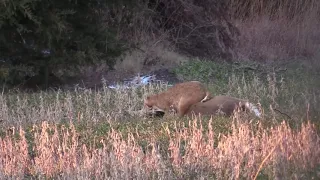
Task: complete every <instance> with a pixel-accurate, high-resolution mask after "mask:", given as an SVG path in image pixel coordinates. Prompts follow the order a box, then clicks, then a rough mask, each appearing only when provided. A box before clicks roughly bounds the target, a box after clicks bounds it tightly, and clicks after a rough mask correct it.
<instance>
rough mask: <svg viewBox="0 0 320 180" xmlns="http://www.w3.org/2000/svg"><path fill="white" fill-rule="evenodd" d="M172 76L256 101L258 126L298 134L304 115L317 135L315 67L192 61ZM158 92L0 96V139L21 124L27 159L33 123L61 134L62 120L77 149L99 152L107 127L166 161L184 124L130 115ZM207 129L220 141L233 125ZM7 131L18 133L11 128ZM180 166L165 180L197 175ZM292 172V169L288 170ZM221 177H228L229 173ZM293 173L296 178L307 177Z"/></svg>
mask: <svg viewBox="0 0 320 180" xmlns="http://www.w3.org/2000/svg"><path fill="white" fill-rule="evenodd" d="M284 69H286V70H284ZM175 72H176V73H177V74H178V75H180V76H182V77H183V78H184V79H186V80H201V81H203V82H206V83H208V84H209V88H210V90H211V92H212V93H214V94H227V95H231V96H235V97H239V98H246V99H249V100H251V101H252V102H255V103H256V102H260V103H261V105H262V107H263V109H264V115H265V117H264V118H263V119H262V120H261V121H260V124H262V126H263V127H264V128H267V127H275V126H277V125H280V123H281V122H282V121H283V120H285V121H286V122H288V124H289V125H290V127H292V128H293V129H300V126H301V123H302V122H306V120H307V118H306V114H308V117H309V120H311V122H312V123H315V124H316V129H317V132H319V129H320V123H319V112H318V111H317V109H316V107H318V105H319V103H320V101H319V87H320V84H319V81H318V78H319V75H318V74H317V70H316V69H315V68H313V67H312V68H310V67H307V66H304V65H301V64H299V63H289V64H287V65H286V66H284V65H281V66H279V65H274V64H273V65H268V66H267V65H262V64H256V63H255V64H254V63H238V64H233V65H228V64H223V63H212V62H204V63H200V62H198V61H193V62H191V63H187V64H184V65H182V66H181V67H179V68H178V69H176V70H175ZM166 88H167V87H166V85H157V86H150V87H149V86H147V87H143V88H137V89H134V90H129V91H124V92H119V91H118V92H114V91H111V90H108V89H103V90H101V91H97V92H94V91H91V90H79V89H75V90H74V91H72V92H62V91H59V92H41V93H36V94H20V93H11V94H7V95H3V96H1V97H0V101H1V107H0V108H1V114H0V118H1V119H2V120H3V122H2V123H1V132H0V134H1V136H2V137H4V136H5V135H6V134H7V133H10V132H12V130H10V129H9V127H11V126H12V125H14V126H15V127H16V129H17V127H18V126H20V125H21V126H22V127H23V128H24V129H25V131H26V138H27V141H28V144H29V146H30V147H29V154H31V155H34V153H35V150H33V149H32V148H33V147H34V146H35V142H34V138H35V137H34V136H35V134H34V132H36V131H34V129H33V128H32V126H33V124H34V123H35V124H39V125H40V123H41V122H43V121H48V122H49V123H50V124H52V126H54V124H56V125H57V128H58V129H59V132H61V127H64V126H66V127H69V125H70V124H69V121H70V120H72V121H73V124H74V126H75V130H76V132H77V134H78V135H79V141H78V143H79V144H80V145H81V144H86V145H87V146H88V147H90V146H93V145H94V147H93V148H101V147H103V143H102V142H101V140H105V141H106V142H109V140H108V137H109V136H108V134H109V133H110V131H111V130H115V131H116V132H119V133H120V134H121V135H122V136H123V138H124V139H127V138H128V135H130V134H132V136H133V137H134V138H135V142H136V143H137V144H138V145H139V147H142V149H143V150H144V151H146V149H147V148H148V145H149V143H150V142H152V141H155V142H157V143H156V144H157V145H158V148H159V153H160V154H161V155H162V157H167V153H168V148H169V145H170V143H169V142H170V139H171V138H172V135H169V134H168V132H171V133H173V132H176V131H179V130H181V129H184V128H188V127H189V126H192V124H189V123H190V122H189V119H186V118H185V119H183V120H178V119H175V118H173V117H168V118H167V119H142V118H140V117H137V116H135V115H134V113H133V112H134V111H135V110H138V109H140V108H141V104H142V98H143V96H144V95H146V94H148V93H155V92H158V91H161V90H163V89H166ZM308 104H309V105H310V106H309V109H308V108H307V107H308ZM270 105H272V106H273V107H276V108H277V109H280V110H281V111H282V112H285V113H286V114H288V115H289V116H290V117H291V118H292V119H288V118H287V117H286V116H283V115H281V114H279V113H277V112H273V111H270V109H269V107H270ZM307 112H308V113H307ZM208 119H209V118H202V121H203V128H204V129H202V130H201V131H203V132H207V130H208V122H209V121H208ZM238 120H239V118H238ZM181 123H185V125H186V127H183V126H182V124H181ZM242 123H244V124H246V123H249V124H250V129H251V131H257V132H259V130H258V129H259V125H258V124H259V123H257V119H255V118H253V117H252V116H250V115H249V116H244V117H242V118H240V125H241V124H242ZM211 125H212V131H213V132H214V139H215V140H218V137H221V135H220V133H221V134H224V135H227V134H228V133H232V132H233V133H234V131H235V130H236V129H237V128H234V126H232V125H234V122H233V121H231V120H230V119H228V118H223V117H216V118H214V120H213V123H212V124H211ZM237 127H238V126H237ZM189 128H190V127H189ZM62 129H63V128H62ZM15 132H17V133H18V131H17V130H16V131H15ZM39 132H40V131H39ZM61 133H62V132H61ZM62 134H63V133H62ZM190 137H192V136H190ZM215 146H217V142H215ZM182 153H183V151H182ZM318 167H319V164H318ZM190 168H191V167H190ZM187 169H188V168H187ZM187 169H184V170H183V171H182V172H180V173H178V172H171V171H170V172H171V173H173V174H174V175H172V174H171V175H170V176H171V177H173V178H186V177H193V176H197V175H194V174H192V173H196V172H197V170H196V169H193V170H192V168H191V169H189V170H187ZM293 169H295V170H296V168H293ZM171 170H172V169H171ZM172 171H173V170H172ZM311 171H312V173H311V174H309V175H310V176H314V175H315V174H314V173H316V172H317V171H319V170H316V169H313V170H311ZM201 172H202V174H203V177H215V176H216V177H230V176H226V175H223V173H222V174H212V173H205V172H208V171H207V170H205V169H202V170H201ZM261 172H262V173H261V175H260V176H259V177H269V178H274V177H275V176H276V175H275V174H272V173H270V172H273V170H270V169H269V168H266V169H262V171H261ZM289 172H290V171H288V172H287V173H289ZM226 173H227V172H226ZM229 173H233V171H230V172H229ZM297 173H298V175H299V176H300V175H301V176H303V177H304V176H306V175H307V174H308V173H309V172H307V171H301V172H297ZM289 174H290V173H289ZM158 175H159V174H158ZM285 175H288V174H285ZM159 176H160V175H159ZM200 176H201V175H200ZM290 176H292V174H290ZM66 177H67V176H66ZM241 177H245V175H244V174H241Z"/></svg>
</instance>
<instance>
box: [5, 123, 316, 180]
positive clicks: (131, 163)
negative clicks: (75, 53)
mask: <svg viewBox="0 0 320 180" xmlns="http://www.w3.org/2000/svg"><path fill="white" fill-rule="evenodd" d="M239 122H240V121H239V119H237V118H235V121H234V122H233V123H232V132H231V133H229V134H226V135H222V136H220V138H219V139H218V140H217V139H216V138H215V137H214V135H215V132H214V131H213V130H212V125H213V124H214V121H212V119H211V120H210V121H209V122H208V124H207V126H208V128H207V130H205V129H204V128H203V125H202V119H201V118H194V119H193V120H190V121H188V124H186V125H185V124H181V123H177V124H178V125H177V127H176V128H175V129H172V130H169V128H167V127H166V126H164V127H163V129H164V130H165V131H166V132H167V136H168V137H169V146H168V148H167V149H166V152H167V154H164V153H160V152H159V148H161V147H159V146H158V145H157V142H155V141H153V140H148V142H147V145H148V148H147V150H143V149H142V147H141V146H139V144H138V142H137V137H138V136H137V135H134V134H132V133H129V134H127V138H123V136H122V134H121V133H120V132H119V131H117V130H115V129H111V130H110V131H109V132H108V133H107V134H106V135H105V137H104V140H101V141H100V143H102V147H101V148H96V147H95V146H94V145H92V146H88V145H85V144H81V143H80V141H79V134H78V133H77V132H76V130H75V127H74V125H73V123H70V127H69V128H66V127H62V128H60V129H59V128H58V127H57V125H56V124H51V123H48V122H47V121H44V122H42V123H41V124H40V125H38V126H34V127H33V132H32V133H33V136H34V144H33V147H32V150H30V149H29V146H30V144H28V143H27V141H26V136H25V131H24V129H22V128H20V129H19V136H18V137H19V138H18V139H16V138H14V137H13V136H12V134H10V133H8V134H7V135H6V136H5V137H4V138H0V143H1V150H0V177H1V178H17V179H22V178H26V177H37V178H45V177H47V178H49V177H51V178H55V179H66V178H67V179H88V178H90V177H95V179H132V178H134V179H150V178H151V179H181V178H183V179H186V178H197V179H198V178H216V179H239V178H245V179H254V178H256V177H257V176H267V177H269V178H272V179H275V178H276V179H283V178H284V179H292V178H293V179H301V178H304V177H305V178H306V177H307V176H306V175H307V174H308V173H307V172H308V170H312V169H313V168H316V167H317V166H319V162H320V138H319V136H318V135H317V134H316V132H315V129H314V127H313V125H312V124H310V123H304V124H303V125H302V127H301V129H300V130H298V131H295V130H293V129H291V128H290V127H289V126H288V124H286V123H285V122H283V123H282V124H280V125H278V126H275V127H273V128H271V129H265V128H262V127H261V126H259V125H258V128H255V129H254V128H252V125H251V124H250V123H243V122H242V123H239ZM162 148H163V147H162ZM30 151H32V154H33V155H32V156H30V155H29V154H30ZM315 176H316V175H315ZM315 176H314V177H315ZM308 177H310V176H308Z"/></svg>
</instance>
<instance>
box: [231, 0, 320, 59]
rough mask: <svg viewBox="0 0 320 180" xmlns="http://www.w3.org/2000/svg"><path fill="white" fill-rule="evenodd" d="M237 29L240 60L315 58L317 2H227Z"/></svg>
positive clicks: (238, 0)
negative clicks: (238, 32)
mask: <svg viewBox="0 0 320 180" xmlns="http://www.w3.org/2000/svg"><path fill="white" fill-rule="evenodd" d="M227 7H228V12H229V15H230V17H231V18H232V19H233V20H232V21H233V23H234V24H235V25H236V26H237V27H238V28H239V31H240V34H241V35H240V37H239V44H238V46H237V52H238V53H239V57H238V58H240V59H252V60H278V61H279V60H283V59H292V58H296V59H297V58H303V57H308V58H313V57H317V56H318V53H317V52H318V49H319V44H320V39H319V38H318V37H319V35H320V34H319V33H320V32H319V28H320V22H319V12H320V2H319V1H316V0H307V1H304V0H294V1H289V0H285V1H281V0H273V1H267V0H258V1H253V0H249V1H245V0H229V1H227Z"/></svg>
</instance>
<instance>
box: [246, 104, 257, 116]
mask: <svg viewBox="0 0 320 180" xmlns="http://www.w3.org/2000/svg"><path fill="white" fill-rule="evenodd" d="M245 106H246V108H248V109H249V110H250V111H251V112H252V111H253V112H254V113H255V115H256V116H257V117H259V118H261V113H260V111H259V109H258V108H257V107H256V106H255V105H253V104H252V103H250V102H246V104H245Z"/></svg>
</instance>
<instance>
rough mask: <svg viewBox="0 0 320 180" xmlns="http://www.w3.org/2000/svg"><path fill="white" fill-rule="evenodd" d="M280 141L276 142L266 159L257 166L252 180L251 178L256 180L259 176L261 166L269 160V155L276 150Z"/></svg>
mask: <svg viewBox="0 0 320 180" xmlns="http://www.w3.org/2000/svg"><path fill="white" fill-rule="evenodd" d="M281 140H282V138H280V139H279V140H278V142H277V144H276V145H275V146H274V147H273V149H272V150H271V151H270V153H269V154H268V155H267V157H265V158H264V159H263V161H262V162H261V164H260V166H259V169H258V171H257V173H256V175H255V176H254V178H253V179H254V180H255V179H257V177H258V174H259V172H260V171H261V169H262V166H263V165H264V163H265V162H266V161H267V159H269V157H270V156H271V154H272V153H273V152H274V150H276V147H277V146H278V145H279V143H280V141H281Z"/></svg>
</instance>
